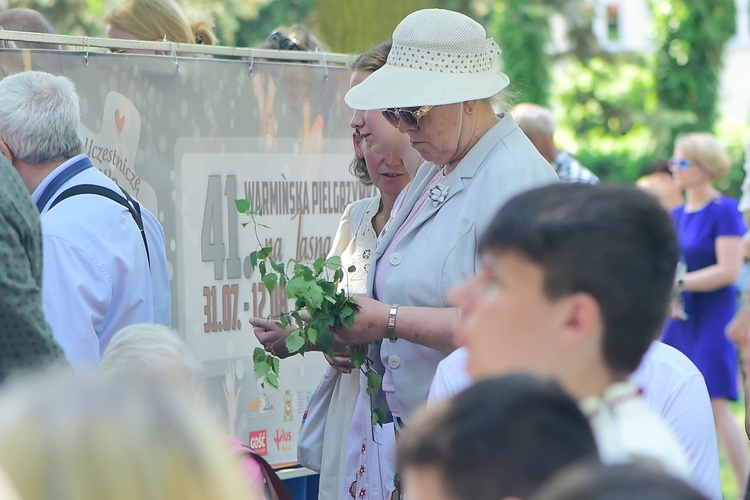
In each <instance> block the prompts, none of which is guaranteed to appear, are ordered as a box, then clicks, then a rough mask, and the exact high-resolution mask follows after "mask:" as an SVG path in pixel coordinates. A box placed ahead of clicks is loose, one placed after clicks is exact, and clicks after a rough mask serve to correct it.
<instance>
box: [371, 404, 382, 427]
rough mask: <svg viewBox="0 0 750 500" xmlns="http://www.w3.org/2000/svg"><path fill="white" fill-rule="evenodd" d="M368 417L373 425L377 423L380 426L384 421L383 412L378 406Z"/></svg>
mask: <svg viewBox="0 0 750 500" xmlns="http://www.w3.org/2000/svg"><path fill="white" fill-rule="evenodd" d="M370 418H371V421H372V425H373V426H375V425H379V426H381V427H382V426H383V423H384V422H385V412H384V411H383V410H381V409H380V408H374V409H373V410H372V414H371V416H370Z"/></svg>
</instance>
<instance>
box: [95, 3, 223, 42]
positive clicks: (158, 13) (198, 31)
mask: <svg viewBox="0 0 750 500" xmlns="http://www.w3.org/2000/svg"><path fill="white" fill-rule="evenodd" d="M104 22H105V23H107V24H108V25H109V26H112V27H116V28H118V29H120V30H122V31H125V32H128V33H131V34H133V35H135V37H136V38H137V39H139V40H146V41H162V40H164V39H166V40H167V41H170V42H177V43H198V44H205V45H216V43H217V39H216V35H215V34H214V33H213V32H212V31H211V24H210V23H209V22H207V21H197V22H193V21H191V20H190V19H189V18H188V16H187V15H186V14H185V12H184V11H183V10H182V8H181V7H180V6H179V5H178V4H177V2H175V1H174V0H125V1H124V2H123V3H121V4H120V5H118V6H117V7H115V8H114V9H112V10H111V11H109V12H108V13H107V14H106V15H105V16H104ZM120 38H124V37H120Z"/></svg>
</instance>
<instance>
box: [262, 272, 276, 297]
mask: <svg viewBox="0 0 750 500" xmlns="http://www.w3.org/2000/svg"><path fill="white" fill-rule="evenodd" d="M262 281H263V284H264V285H266V290H268V293H269V294H271V293H273V291H274V290H275V289H276V283H277V282H278V277H277V275H276V274H274V273H269V274H266V275H265V276H263V278H262Z"/></svg>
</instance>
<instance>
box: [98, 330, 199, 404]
mask: <svg viewBox="0 0 750 500" xmlns="http://www.w3.org/2000/svg"><path fill="white" fill-rule="evenodd" d="M99 373H100V374H101V375H102V377H105V378H111V379H118V380H121V379H129V380H133V381H143V382H146V383H148V382H149V381H154V380H159V381H163V382H168V383H170V382H171V383H176V384H177V385H180V386H183V388H184V389H187V390H192V391H195V392H200V391H201V390H202V388H203V373H204V370H203V363H201V362H200V360H198V358H196V357H195V355H194V354H193V353H192V352H191V351H190V349H189V348H188V346H187V344H185V342H183V341H182V340H181V339H180V338H179V337H178V336H177V332H175V331H174V330H170V329H169V328H167V327H166V326H162V325H157V324H153V323H139V324H136V325H131V326H127V327H125V328H123V329H122V330H120V331H119V332H117V333H116V334H115V335H114V336H113V337H112V340H111V341H110V343H109V345H108V346H107V349H106V350H105V352H104V356H103V357H102V362H101V365H100V366H99Z"/></svg>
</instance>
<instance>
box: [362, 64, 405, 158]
mask: <svg viewBox="0 0 750 500" xmlns="http://www.w3.org/2000/svg"><path fill="white" fill-rule="evenodd" d="M371 74H372V72H371V71H362V70H358V69H355V70H354V72H353V73H352V77H351V79H350V80H349V87H350V88H351V87H354V86H356V85H359V84H360V83H362V82H363V81H364V80H365V78H367V77H368V76H370V75H371ZM349 125H350V126H351V127H352V128H353V129H356V130H359V132H360V134H361V135H362V138H363V139H364V140H365V141H367V143H368V144H369V145H370V146H372V148H373V150H374V151H376V152H378V153H380V154H386V153H393V152H396V153H399V152H401V151H404V150H406V148H408V147H409V140H408V138H407V137H406V136H405V135H404V134H402V133H400V132H399V131H398V130H397V129H395V128H394V127H392V126H391V125H389V124H388V122H387V121H385V118H383V114H382V113H381V110H379V109H374V110H369V111H354V116H353V117H352V120H351V122H349Z"/></svg>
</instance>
